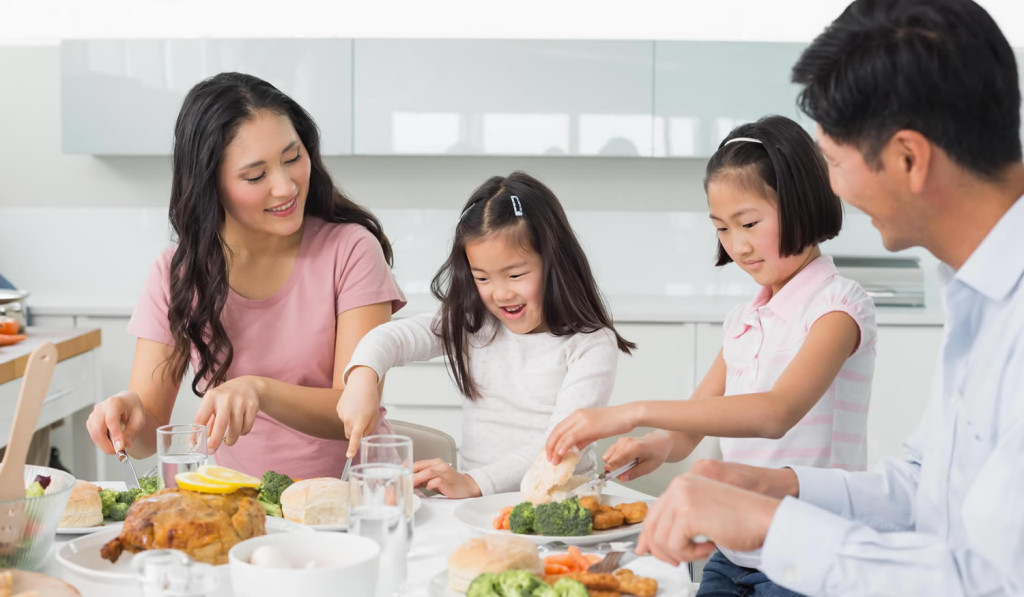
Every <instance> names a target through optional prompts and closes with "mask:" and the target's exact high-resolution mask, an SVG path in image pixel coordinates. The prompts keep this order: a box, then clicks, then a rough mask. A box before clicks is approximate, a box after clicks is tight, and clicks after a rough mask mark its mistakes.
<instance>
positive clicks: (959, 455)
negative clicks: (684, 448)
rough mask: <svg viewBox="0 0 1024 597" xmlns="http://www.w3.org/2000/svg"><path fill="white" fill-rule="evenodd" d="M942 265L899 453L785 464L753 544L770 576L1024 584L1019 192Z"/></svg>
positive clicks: (987, 586) (925, 588) (1005, 587)
mask: <svg viewBox="0 0 1024 597" xmlns="http://www.w3.org/2000/svg"><path fill="white" fill-rule="evenodd" d="M945 269H946V272H945V279H946V281H945V284H944V287H943V290H942V296H943V302H944V306H945V310H946V325H945V329H944V338H943V346H942V353H941V361H940V366H939V369H938V371H937V374H936V376H935V379H934V380H933V382H932V387H933V390H932V396H931V398H930V401H929V403H928V407H927V409H926V410H925V413H924V417H923V418H922V420H921V423H920V425H919V426H918V428H917V430H916V431H915V432H914V434H913V435H912V436H911V437H910V439H908V440H907V442H906V444H904V452H905V454H904V456H903V458H890V459H886V460H885V461H883V462H882V463H881V464H880V465H879V467H878V468H877V470H875V471H872V472H863V473H851V472H847V471H840V470H830V469H814V468H804V467H793V469H794V470H795V471H796V473H797V477H798V478H799V481H800V499H793V498H786V499H785V500H783V502H782V504H781V505H780V506H779V509H778V511H777V512H776V514H775V518H774V520H773V521H772V526H771V528H770V530H769V532H768V536H767V538H766V539H765V544H764V552H763V558H762V562H761V570H762V571H764V572H765V573H766V574H767V575H768V577H769V578H771V579H772V580H773V581H775V582H777V583H779V584H781V585H783V586H785V587H787V588H790V589H792V590H794V591H798V592H801V593H807V594H811V595H901V596H903V595H929V596H931V595H951V596H957V595H1024V200H1021V199H1018V200H1017V201H1016V202H1015V203H1014V205H1013V206H1012V207H1011V208H1010V210H1009V211H1008V212H1007V213H1006V214H1005V215H1004V216H1003V217H1002V218H1001V219H1000V220H999V222H998V223H997V224H996V226H995V227H994V228H993V229H992V230H991V231H990V232H989V234H988V236H986V237H985V239H984V241H982V243H981V244H980V245H979V246H978V248H977V249H976V250H975V251H974V253H973V254H971V256H970V258H969V259H968V260H967V262H966V263H964V265H963V267H961V268H960V270H959V271H957V272H955V273H954V272H953V271H952V270H951V269H949V268H945ZM921 383H927V381H926V380H921ZM883 395H884V394H883ZM877 399H882V398H881V396H879V397H877ZM884 399H887V400H899V399H900V397H899V396H886V397H885V398H884ZM837 515H838V516H837Z"/></svg>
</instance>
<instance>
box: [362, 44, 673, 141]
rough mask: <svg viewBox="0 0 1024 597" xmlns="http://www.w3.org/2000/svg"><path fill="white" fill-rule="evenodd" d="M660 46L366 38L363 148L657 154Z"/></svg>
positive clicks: (363, 79) (364, 50)
mask: <svg viewBox="0 0 1024 597" xmlns="http://www.w3.org/2000/svg"><path fill="white" fill-rule="evenodd" d="M652 45H653V42H644V41H581V40H566V41H557V40H556V41H551V40H399V39H359V40H356V41H355V46H354V80H353V90H354V93H355V97H354V100H353V112H354V118H353V120H354V122H355V123H356V127H355V138H354V146H353V149H354V152H355V153H356V154H358V155H395V154H406V155H411V154H415V155H443V154H448V155H543V156H564V155H569V156H597V155H600V156H644V157H647V156H650V155H651V147H652V146H651V135H652V130H651V122H652V121H651V102H652V96H651V93H652V89H653V81H652V77H653V74H652V72H653V68H652V67H653V64H652V59H653V57H652V52H651V49H652Z"/></svg>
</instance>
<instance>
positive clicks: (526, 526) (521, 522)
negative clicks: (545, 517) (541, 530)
mask: <svg viewBox="0 0 1024 597" xmlns="http://www.w3.org/2000/svg"><path fill="white" fill-rule="evenodd" d="M536 524H537V512H536V510H534V508H533V503H531V502H523V503H521V504H519V505H518V506H516V507H515V508H512V514H510V515H509V517H508V528H509V530H510V531H512V532H513V533H519V534H521V535H530V534H532V533H534V527H535V526H536Z"/></svg>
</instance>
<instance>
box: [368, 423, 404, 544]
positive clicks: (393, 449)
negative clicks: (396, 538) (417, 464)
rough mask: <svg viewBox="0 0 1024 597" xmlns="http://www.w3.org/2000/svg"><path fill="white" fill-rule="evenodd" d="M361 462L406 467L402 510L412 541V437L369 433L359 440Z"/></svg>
mask: <svg viewBox="0 0 1024 597" xmlns="http://www.w3.org/2000/svg"><path fill="white" fill-rule="evenodd" d="M359 462H360V463H361V464H387V465H392V466H397V467H401V468H403V469H405V475H404V476H403V478H402V483H403V487H402V495H403V496H404V497H403V499H404V501H403V502H401V506H402V511H403V512H404V513H405V525H406V529H407V532H408V534H409V541H410V542H412V535H413V501H412V494H413V487H412V479H413V475H412V463H413V459H412V438H411V437H408V436H406V435H385V434H380V435H368V436H366V437H364V438H363V440H362V441H361V442H359Z"/></svg>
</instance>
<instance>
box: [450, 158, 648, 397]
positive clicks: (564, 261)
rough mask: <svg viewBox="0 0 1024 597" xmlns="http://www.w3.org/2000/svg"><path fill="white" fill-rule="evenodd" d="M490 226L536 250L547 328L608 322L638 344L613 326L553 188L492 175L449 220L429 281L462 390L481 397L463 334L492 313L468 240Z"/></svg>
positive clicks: (575, 328)
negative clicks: (449, 236)
mask: <svg viewBox="0 0 1024 597" xmlns="http://www.w3.org/2000/svg"><path fill="white" fill-rule="evenodd" d="M513 195H515V196H516V197H517V198H518V205H519V206H520V211H521V213H522V215H521V216H520V215H516V213H515V212H516V206H515V205H514V204H513V201H512V196H513ZM496 233H501V234H506V235H509V236H508V240H509V242H512V243H515V245H516V246H520V247H524V248H529V249H531V250H533V251H535V252H537V253H538V254H539V255H540V257H541V260H542V262H543V275H542V280H543V284H544V307H543V308H544V320H545V323H546V324H547V326H548V330H549V332H550V333H551V334H554V335H556V336H568V335H571V334H581V333H583V334H585V333H590V332H594V331H597V330H600V329H601V328H608V329H610V330H611V331H612V333H614V334H615V338H616V340H617V343H618V347H619V350H621V351H623V352H625V353H626V354H629V353H630V350H632V349H635V348H636V344H634V343H632V342H629V341H628V340H626V339H624V338H623V337H622V336H620V335H619V333H618V332H616V331H615V327H614V326H613V325H612V320H611V317H609V316H608V311H607V310H606V309H605V306H604V302H603V301H602V300H601V294H600V292H599V291H598V288H597V282H596V281H595V280H594V275H593V274H592V273H591V270H590V263H589V262H588V261H587V256H586V254H585V253H584V252H583V247H581V246H580V243H579V241H578V240H577V239H576V235H575V234H574V233H573V231H572V228H571V227H570V226H569V220H568V218H566V216H565V211H564V210H563V209H562V205H561V204H560V203H559V202H558V198H557V197H555V194H554V193H552V192H551V190H550V189H548V188H547V187H546V186H544V184H543V183H541V182H540V181H539V180H537V179H536V178H533V177H532V176H530V175H528V174H526V173H524V172H513V173H512V174H509V175H508V176H492V177H491V178H489V179H487V181H486V182H484V183H483V184H482V185H480V187H479V188H477V189H476V190H475V191H474V192H473V195H472V196H471V197H470V198H469V200H468V201H467V202H466V205H465V207H464V208H463V212H462V217H461V218H460V219H459V222H458V224H457V225H456V227H455V240H454V241H453V242H452V250H451V253H450V254H449V255H448V259H447V260H445V262H444V264H442V265H441V269H439V270H438V272H437V274H436V275H435V276H434V279H433V281H432V282H431V284H430V290H431V292H432V293H433V294H434V296H435V297H436V298H437V299H438V300H440V301H441V315H440V320H439V325H438V329H437V330H436V332H437V333H438V334H439V335H440V336H441V340H442V343H443V345H444V352H445V355H446V356H447V357H448V363H449V367H450V370H451V373H452V377H453V378H454V379H455V383H456V384H457V385H458V387H459V391H461V392H462V394H463V395H464V396H466V397H467V398H470V399H476V398H478V397H479V394H478V392H477V387H476V383H475V381H474V380H473V378H472V376H471V375H470V373H469V358H470V357H469V343H468V337H469V335H470V334H472V333H474V332H477V331H479V330H480V328H481V327H483V325H484V323H485V321H486V320H487V317H489V316H490V314H489V313H488V312H487V309H486V307H485V306H484V304H483V303H482V302H481V300H480V295H479V293H478V292H477V289H476V283H475V282H474V280H473V274H472V272H471V271H470V268H469V261H468V260H467V258H466V244H467V243H469V242H472V241H475V240H479V239H481V238H484V237H486V236H490V235H492V234H496Z"/></svg>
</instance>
